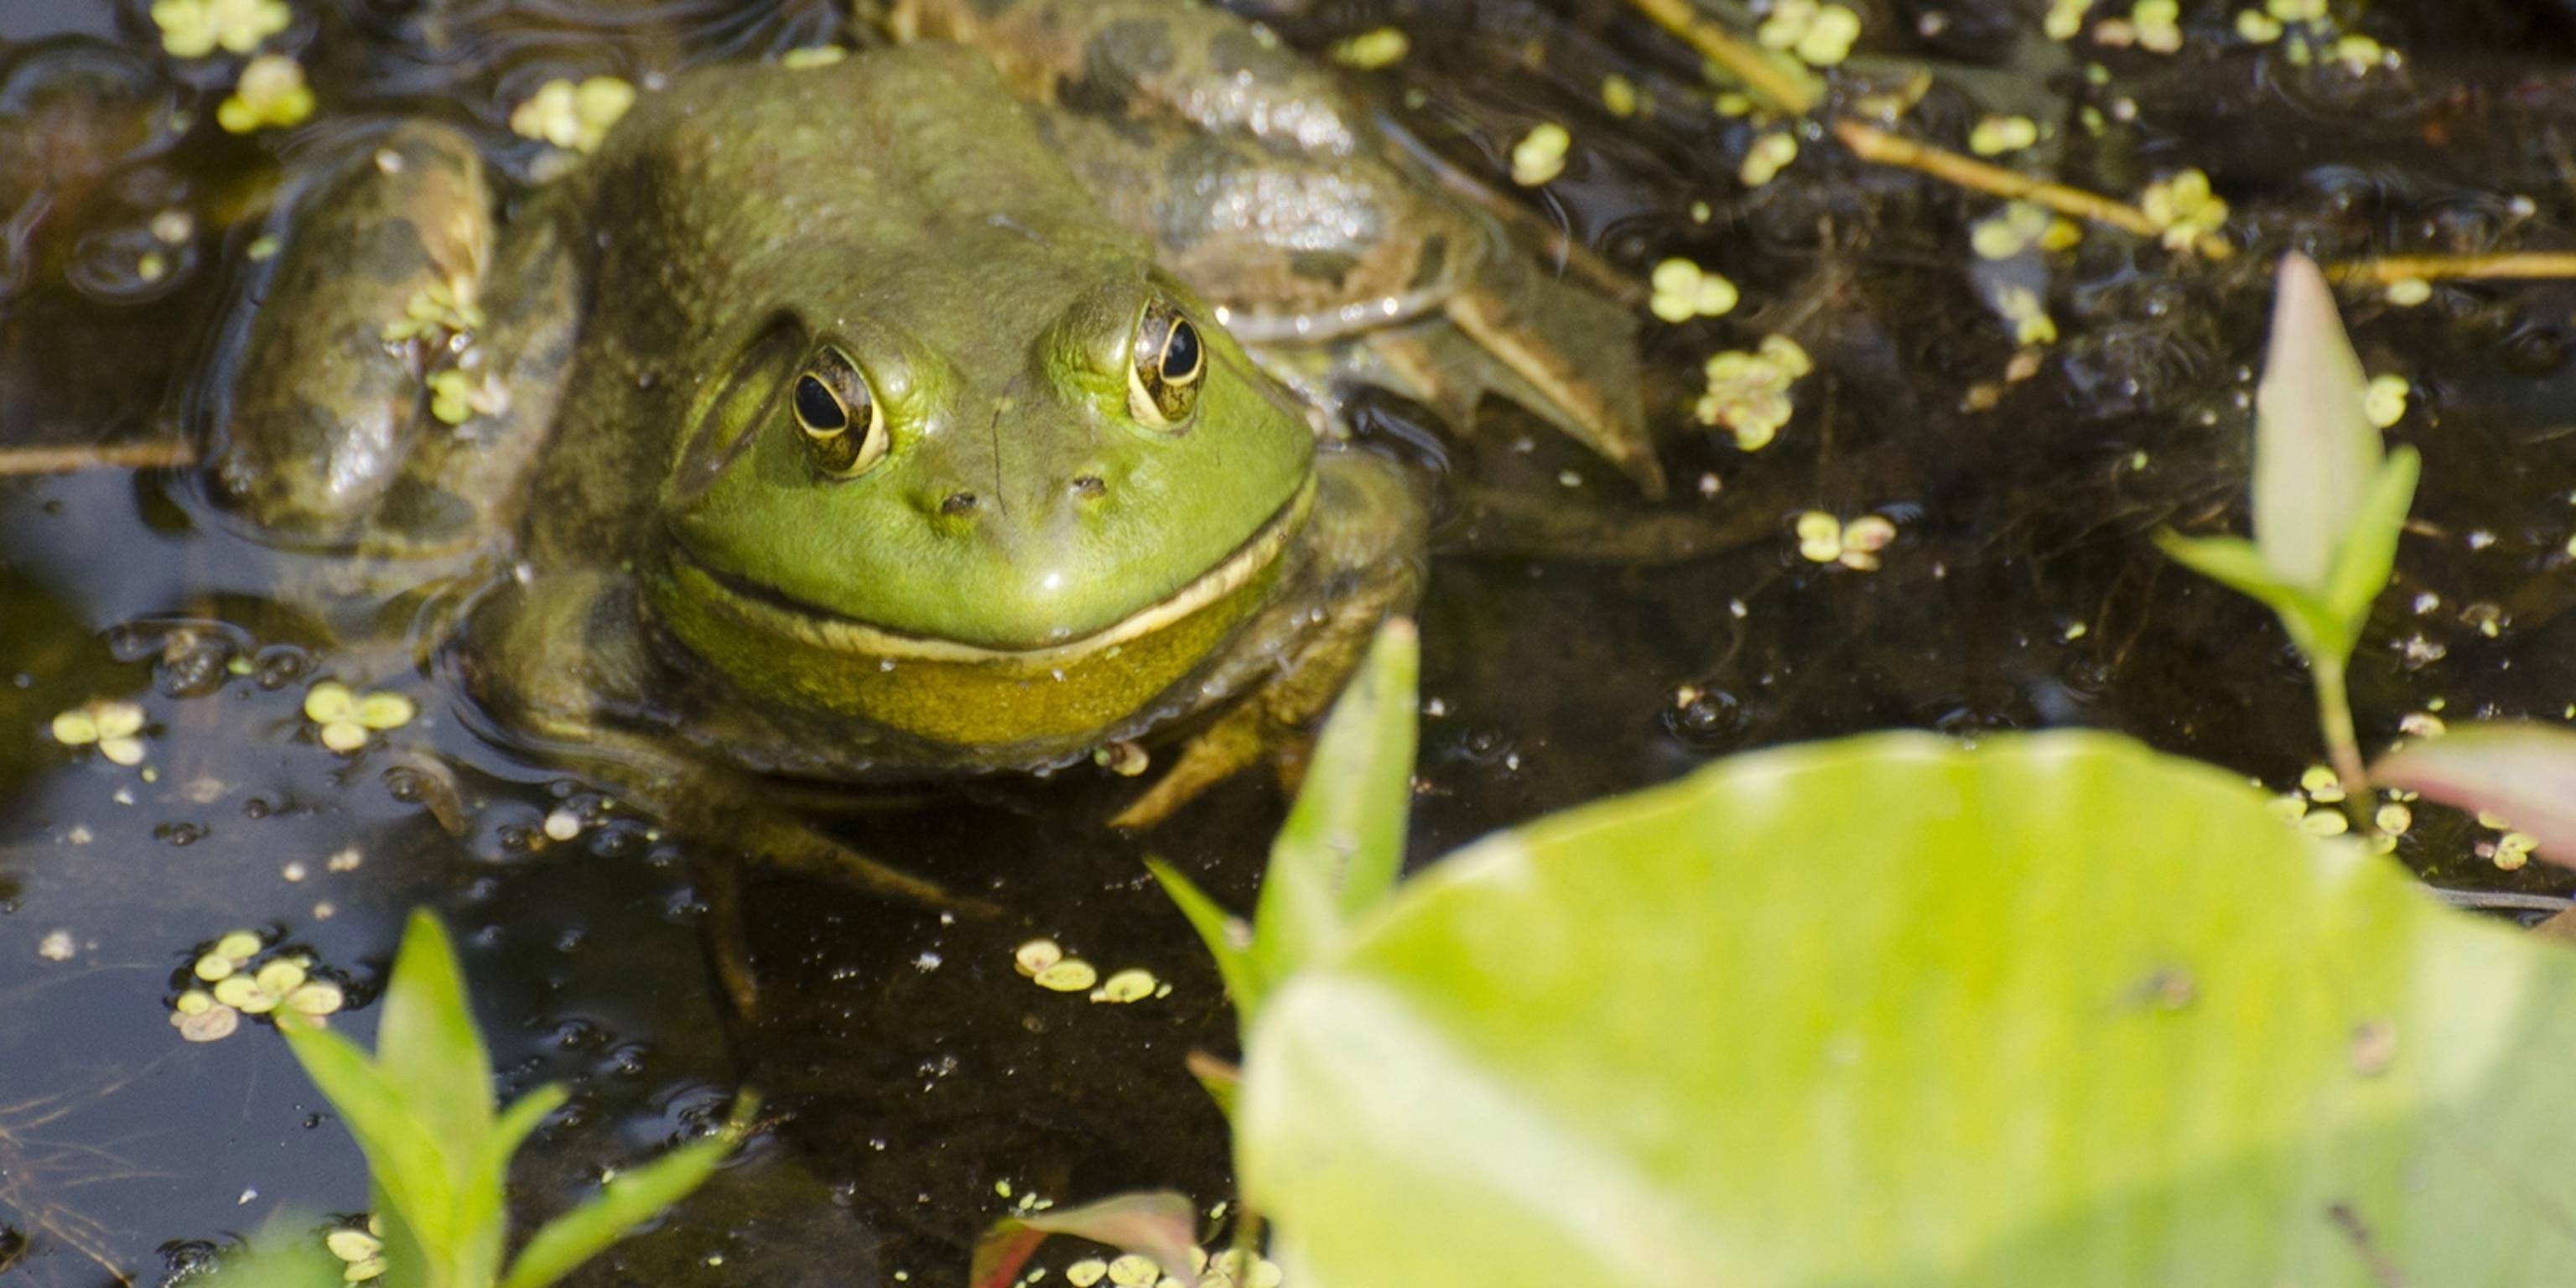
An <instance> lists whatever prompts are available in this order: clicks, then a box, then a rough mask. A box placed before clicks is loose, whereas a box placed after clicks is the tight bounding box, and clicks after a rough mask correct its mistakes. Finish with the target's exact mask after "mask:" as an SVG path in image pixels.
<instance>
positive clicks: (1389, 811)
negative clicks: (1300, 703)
mask: <svg viewBox="0 0 2576 1288" xmlns="http://www.w3.org/2000/svg"><path fill="white" fill-rule="evenodd" d="M1421 666H1422V662H1421V635H1420V632H1419V631H1418V630H1417V628H1416V627H1415V626H1414V624H1413V622H1412V620H1411V619H1409V618H1401V617H1399V618H1394V619H1391V620H1389V621H1388V622H1387V623H1386V625H1385V626H1383V627H1381V628H1380V629H1379V631H1378V634H1377V639H1376V640H1375V641H1374V642H1373V643H1371V644H1370V646H1369V652H1368V657H1367V658H1366V659H1365V660H1364V661H1362V662H1361V664H1360V671H1359V674H1358V676H1357V677H1355V678H1354V679H1353V680H1352V681H1351V685H1350V687H1349V688H1348V689H1345V690H1343V692H1342V696H1341V697H1340V699H1338V700H1337V701H1335V702H1334V704H1333V710H1332V713H1331V714H1330V715H1329V716H1328V717H1326V719H1325V721H1324V731H1323V733H1322V735H1321V736H1319V737H1318V738H1317V739H1316V742H1315V757H1314V762H1313V765H1312V766H1311V767H1310V768H1309V769H1308V771H1307V775H1306V783H1305V786H1304V787H1303V789H1301V790H1300V791H1299V792H1298V793H1297V801H1296V804H1294V805H1292V806H1291V807H1289V811H1288V821H1287V823H1286V825H1284V826H1283V827H1281V828H1280V831H1279V839H1277V840H1276V841H1273V842H1271V845H1270V866H1269V867H1268V868H1267V869H1265V870H1264V873H1263V875H1262V878H1261V904H1260V907H1259V908H1258V909H1257V910H1256V912H1255V914H1254V919H1253V921H1252V923H1251V924H1250V925H1246V924H1245V923H1244V922H1243V921H1242V920H1241V919H1240V918H1237V917H1235V916H1233V915H1231V914H1229V913H1227V912H1226V911H1225V910H1224V909H1223V908H1220V907H1218V906H1217V904H1216V901H1215V900H1213V899H1210V898H1209V897H1208V896H1207V893H1206V892H1205V891H1203V890H1201V889H1199V888H1198V886H1197V885H1196V884H1194V883H1193V882H1191V880H1190V879H1189V878H1188V877H1186V876H1184V875H1182V874H1181V873H1180V872H1179V871H1178V870H1177V869H1175V868H1173V867H1172V866H1171V865H1170V864H1168V863H1164V862H1162V861H1160V860H1150V859H1149V860H1147V862H1146V866H1147V867H1148V868H1150V869H1152V871H1153V873H1154V879H1155V880H1157V881H1160V882H1161V883H1162V885H1163V891H1164V893H1166V894H1168V895H1170V896H1171V898H1172V902H1173V903H1175V904H1178V905H1180V909H1181V913H1182V915H1183V916H1186V917H1188V918H1189V921H1190V925H1191V927H1192V928H1193V929H1195V930H1197V931H1198V933H1199V938H1200V939H1201V940H1203V941H1205V942H1206V944H1207V948H1208V952H1210V953H1211V954H1213V955H1214V956H1215V957H1216V964H1217V972H1218V974H1220V975H1221V976H1223V977H1224V979H1225V988H1226V992H1227V994H1228V995H1229V996H1231V997H1233V999H1234V1009H1235V1014H1237V1015H1238V1016H1241V1017H1242V1020H1243V1024H1244V1026H1245V1027H1246V1028H1249V1027H1250V1026H1251V1024H1252V1020H1253V1017H1254V1016H1255V1015H1257V1014H1259V1012H1260V1009H1261V1003H1262V999H1263V998H1265V997H1266V996H1268V994H1269V993H1270V991H1271V990H1272V989H1274V988H1276V987H1277V986H1278V985H1279V983H1280V982H1281V981H1282V980H1285V979H1286V978H1288V977H1289V976H1290V975H1292V974H1294V973H1296V971H1297V970H1298V968H1299V967H1301V966H1303V965H1304V964H1305V963H1307V962H1309V961H1312V960H1314V959H1315V958H1316V957H1318V956H1320V955H1321V954H1323V953H1325V952H1328V951H1330V950H1331V949H1332V947H1333V946H1334V944H1336V943H1338V942H1339V941H1340V940H1341V938H1342V936H1343V935H1344V934H1346V933H1348V930H1349V928H1350V925H1351V924H1352V923H1353V922H1354V921H1356V920H1358V919H1359V917H1360V916H1361V915H1362V914H1364V913H1366V912H1367V911H1368V910H1369V909H1370V908H1372V907H1374V906H1376V905H1377V904H1379V903H1382V902H1384V901H1385V899H1386V897H1387V896H1388V895H1389V894H1391V893H1393V892H1394V890H1395V881H1396V877H1397V875H1398V874H1399V873H1400V872H1401V870H1402V869H1403V866H1404V830H1405V821H1406V816H1407V813H1408V812H1409V811H1410V810H1411V809H1412V806H1413V780H1412V773H1413V748H1414V740H1415V718H1414V716H1415V710H1414V709H1415V706H1416V694H1415V691H1414V686H1415V682H1416V677H1417V676H1418V674H1419V673H1420V671H1421ZM1212 1090H1213V1088H1212ZM1223 1099H1224V1096H1223V1094H1220V1095H1219V1100H1220V1102H1222V1101H1223Z"/></svg>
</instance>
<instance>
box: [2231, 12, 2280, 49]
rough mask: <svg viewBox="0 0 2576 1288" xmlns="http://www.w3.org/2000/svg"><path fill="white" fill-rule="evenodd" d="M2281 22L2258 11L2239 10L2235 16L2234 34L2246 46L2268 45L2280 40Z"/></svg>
mask: <svg viewBox="0 0 2576 1288" xmlns="http://www.w3.org/2000/svg"><path fill="white" fill-rule="evenodd" d="M2281 31H2282V26H2281V20H2280V19H2278V18H2275V17H2273V16H2272V15H2270V14H2268V13H2265V12H2263V11H2262V10H2260V9H2241V10H2238V11H2237V14H2236V34H2237V35H2238V36H2239V37H2241V38H2243V39H2244V41H2245V42H2246V43H2247V44H2253V45H2268V44H2271V43H2272V42H2273V41H2275V40H2279V39H2280V38H2281Z"/></svg>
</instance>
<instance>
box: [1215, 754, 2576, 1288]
mask: <svg viewBox="0 0 2576 1288" xmlns="http://www.w3.org/2000/svg"><path fill="white" fill-rule="evenodd" d="M1249 1050H1250V1059H1249V1063H1248V1065H1247V1068H1246V1070H1245V1076H1244V1085H1243V1100H1242V1103H1241V1105H1240V1106H1239V1108H1238V1111H1237V1116H1236V1120H1235V1121H1236V1127H1237V1131H1238V1146H1237V1148H1238V1158H1237V1163H1238V1168H1239V1172H1240V1175H1241V1176H1242V1178H1243V1181H1244V1183H1245V1186H1246V1193H1247V1198H1248V1199H1249V1200H1250V1201H1251V1202H1252V1203H1253V1204H1254V1205H1255V1206H1257V1207H1258V1208H1259V1209H1260V1210H1262V1211H1264V1212H1265V1213H1267V1214H1269V1215H1270V1216H1272V1217H1274V1218H1275V1219H1276V1220H1277V1221H1278V1223H1279V1229H1280V1230H1281V1234H1282V1238H1283V1241H1284V1245H1285V1246H1283V1248H1282V1249H1281V1250H1282V1252H1283V1253H1284V1254H1285V1255H1286V1256H1287V1257H1288V1258H1290V1259H1291V1260H1292V1261H1293V1263H1294V1264H1292V1265H1291V1266H1290V1277H1289V1282H1292V1283H1295V1284H1298V1285H1300V1288H1346V1286H1348V1285H1375V1284H1395V1283H1473V1284H1477V1285H1480V1288H1515V1286H1517V1285H1548V1286H1549V1288H1556V1286H1558V1285H1563V1284H1569V1283H1582V1284H1619V1285H1625V1286H1632V1288H1654V1286H1660V1285H1672V1286H1674V1288H1681V1286H1684V1285H1687V1286H1688V1288H1709V1286H1711V1285H1729V1284H1757V1285H1789V1284H1815V1285H1835V1286H1836V1288H1859V1286H1861V1285H1880V1284H1884V1285H1906V1286H1908V1288H1912V1286H1914V1285H1923V1284H1978V1285H1996V1284H2047V1285H2050V1286H2051V1288H2069V1286H2072V1285H2097V1284H2099V1285H2108V1284H2139V1285H2147V1284H2155V1285H2173V1284H2191V1285H2238V1284H2242V1285H2253V1286H2264V1285H2276V1284H2298V1285H2302V1288H2327V1286H2330V1285H2356V1286H2371V1288H2378V1286H2382V1285H2389V1284H2399V1283H2405V1284H2415V1285H2427V1284H2441V1285H2444V1286H2445V1288H2450V1286H2452V1285H2479V1284H2498V1285H2503V1284H2514V1285H2525V1284H2539V1283H2568V1282H2576V1216H2571V1215H2570V1214H2576V1166H2570V1165H2569V1164H2568V1162H2567V1160H2568V1159H2569V1158H2570V1157H2571V1147H2576V1116H2571V1115H2569V1114H2567V1113H2566V1112H2565V1110H2564V1105H2563V1103H2562V1102H2563V1099H2564V1097H2563V1095H2562V1094H2561V1091H2560V1088H2561V1087H2562V1086H2563V1085H2564V1084H2565V1082H2566V1079H2567V1076H2568V1073H2569V1071H2570V1070H2571V1068H2576V954H2569V953H2567V952H2565V950H2563V949H2561V948H2558V947H2555V946H2553V945H2548V944H2543V943H2538V942H2532V941H2526V940H2523V939H2521V938H2519V937H2517V936H2516V935H2514V934H2512V933H2510V932H2509V931H2506V930H2504V929H2500V928H2497V927H2495V926H2492V925H2485V924H2479V923H2476V922H2472V921H2470V920H2467V919H2465V918H2463V917H2462V916H2459V915H2457V914H2453V913H2449V912H2446V911H2444V910H2442V909H2440V908H2438V907H2437V906H2435V905H2434V904H2433V902H2432V901H2431V900H2429V899H2427V898H2425V897H2424V896H2423V894H2422V893H2421V892H2420V891H2419V890H2416V889H2414V888H2412V887H2411V886H2410V883H2409V882H2408V881H2407V880H2406V879H2405V878H2404V877H2403V876H2402V875H2401V874H2400V873H2399V872H2398V871H2397V870H2396V869H2394V868H2393V867H2390V866H2388V865H2386V864H2385V863H2384V861H2381V860H2375V859H2371V858H2367V857H2365V856H2363V855H2362V854H2360V853H2359V852H2358V850H2357V848H2356V847H2354V846H2352V845H2350V844H2348V843H2344V842H2327V841H2320V840H2316V839H2313V838H2310V837H2307V836H2305V835H2303V834H2300V833H2298V832H2296V831H2294V830H2292V829H2289V828H2285V827H2282V826H2281V825H2280V824H2279V823H2278V822H2277V821H2276V820H2274V819H2273V818H2272V817H2271V816H2270V815H2269V814H2268V813H2267V811H2266V809H2265V805H2264V802H2263V800H2262V798H2261V797H2260V796H2259V795H2258V794H2257V793H2256V792H2254V791H2253V790H2252V789H2250V788H2248V787H2247V786H2246V785H2245V784H2244V783H2243V782H2242V781H2239V780H2235V779H2232V778H2231V777H2229V776H2228V775H2226V774H2224V773H2221V772H2219V771H2217V770H2214V769H2210V768H2207V767H2203V766H2198V765H2193V764H2190V763H2187V762H2181V761H2176V760H2171V759H2167V758H2163V757H2160V756H2157V755H2155V754H2153V753H2151V752H2148V751H2146V750H2144V749H2142V748H2140V747H2137V746H2136V745H2134V744H2130V743H2127V742H2124V741H2121V740H2117V739H2113V738H2109V737H2105V736H2101V735H2093V734H2052V735H2045V736H2037V737H2030V738H2023V739H2013V740H1996V741H1995V742H1993V743H1990V744H1989V745H1988V746H1987V747H1986V748H1984V749H1982V750H1978V751H1973V752H1971V751H1964V750H1960V749H1958V748H1956V747H1954V746H1952V745H1950V744H1948V743H1944V742H1941V741H1938V740H1935V739H1932V738H1929V737H1925V736H1919V735H1892V736H1881V737H1872V738H1864V739H1858V740H1853V741H1848V742H1841V743H1832V744H1823V745H1818V746H1813V747H1805V748H1795V749H1790V750H1786V751H1780V752H1773V753H1767V754H1763V755H1757V756H1748V757H1743V758H1739V759H1735V760H1731V761H1728V762H1725V763H1723V764H1720V765H1717V766H1714V767H1712V768H1710V769H1708V770H1706V771H1703V772H1701V773H1699V774H1697V775H1695V776H1693V777H1691V778H1689V779H1686V780H1684V781H1682V782H1680V783H1677V784H1673V785H1670V786H1667V787H1664V788H1660V789H1656V790H1653V791H1649V792H1645V793H1641V794H1638V795H1635V796H1631V797H1627V798H1624V799H1620V800H1615V801H1610V802H1605V803H1603V804H1599V805H1595V806H1591V807H1588V808H1584V809H1579V810H1575V811H1572V812H1569V813H1566V814H1561V815H1557V816H1554V817H1551V818H1548V819H1544V820H1541V821H1540V822H1538V823H1536V824H1533V825H1531V826H1529V827H1527V828H1524V829H1522V830H1520V831H1517V832H1513V833H1508V834H1504V835H1502V836H1498V837H1495V838H1492V839H1489V840H1488V841H1485V842H1482V843H1480V844H1478V845H1476V846H1474V847H1472V848H1471V849H1469V850H1468V851H1465V852H1462V853H1461V854H1459V855H1457V856H1455V857H1453V858H1451V859H1449V860H1448V861H1446V862H1444V863H1442V864H1440V865H1438V866H1437V867H1435V868H1434V869H1432V870H1431V871H1430V872H1429V873H1428V874H1427V875H1425V876H1424V877H1421V878H1418V879H1417V880H1415V881H1414V882H1412V883H1410V884H1409V885H1408V886H1406V887H1405V888H1404V889H1403V890H1402V891H1401V892H1400V893H1399V894H1398V895H1397V896H1396V897H1395V899H1394V900H1393V901H1392V902H1391V903H1390V904H1388V905H1386V906H1384V907H1382V908H1381V909H1380V911H1379V913H1378V915H1376V916H1375V917H1373V918H1371V919H1370V920H1369V922H1368V923H1367V924H1365V925H1364V926H1363V927H1361V928H1360V929H1359V930H1358V932H1357V933H1355V934H1354V935H1353V936H1352V937H1351V938H1349V939H1347V940H1346V941H1345V942H1344V945H1343V947H1342V949H1341V950H1340V951H1338V952H1337V953H1335V954H1332V955H1330V956H1328V957H1327V958H1325V959H1324V960H1322V961H1320V962H1317V963H1313V964H1310V965H1309V966H1308V967H1307V968H1306V969H1305V970H1304V971H1302V972H1301V973H1300V974H1299V975H1298V977H1297V978H1296V979H1294V980H1291V981H1289V982H1287V983H1286V984H1285V986H1284V987H1283V988H1282V989H1281V990H1280V991H1279V992H1277V993H1275V994H1273V995H1272V998H1271V1001H1270V1004H1269V1006H1268V1007H1266V1008H1265V1011H1264V1014H1263V1015H1262V1017H1261V1019H1260V1020H1259V1021H1258V1023H1257V1024H1256V1025H1255V1026H1254V1028H1253V1030H1252V1034H1251V1039H1250V1043H1249Z"/></svg>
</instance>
